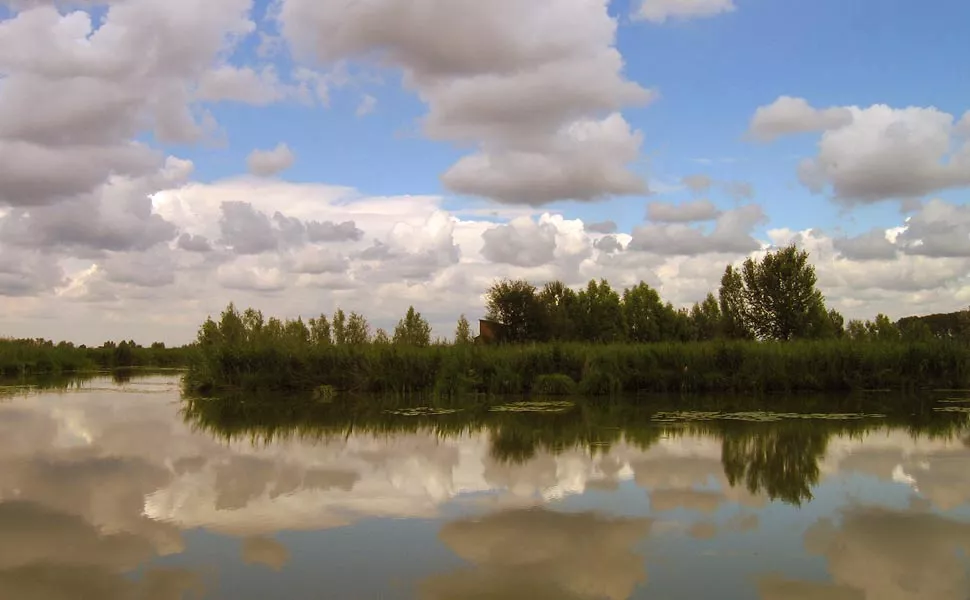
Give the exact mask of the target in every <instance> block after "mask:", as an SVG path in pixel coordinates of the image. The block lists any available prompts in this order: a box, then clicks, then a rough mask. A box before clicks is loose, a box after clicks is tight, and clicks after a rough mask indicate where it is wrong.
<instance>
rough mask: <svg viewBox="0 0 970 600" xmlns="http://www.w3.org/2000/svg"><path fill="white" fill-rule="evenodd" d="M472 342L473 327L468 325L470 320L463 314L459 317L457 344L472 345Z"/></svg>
mask: <svg viewBox="0 0 970 600" xmlns="http://www.w3.org/2000/svg"><path fill="white" fill-rule="evenodd" d="M472 341H473V340H472V328H471V325H469V324H468V319H466V318H465V315H464V314H462V315H461V316H460V317H458V325H457V326H456V327H455V343H456V344H470V343H472Z"/></svg>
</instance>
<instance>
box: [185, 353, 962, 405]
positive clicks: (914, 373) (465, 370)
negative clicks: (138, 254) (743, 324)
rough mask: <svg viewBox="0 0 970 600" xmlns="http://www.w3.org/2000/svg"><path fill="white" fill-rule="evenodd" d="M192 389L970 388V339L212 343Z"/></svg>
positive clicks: (195, 369)
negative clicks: (500, 343) (501, 343)
mask: <svg viewBox="0 0 970 600" xmlns="http://www.w3.org/2000/svg"><path fill="white" fill-rule="evenodd" d="M185 383H186V386H187V388H188V390H189V391H191V392H194V393H203V394H206V393H214V392H221V391H227V390H253V391H256V390H265V391H299V390H311V389H315V388H317V387H319V386H324V385H326V386H331V387H332V388H333V389H334V390H336V391H338V392H340V391H350V392H359V393H373V394H391V395H410V394H431V395H434V396H438V397H457V396H463V395H467V394H488V395H502V394H542V395H564V394H578V395H586V396H600V395H615V394H644V393H656V392H667V393H671V392H673V393H718V392H734V393H773V392H845V391H858V390H876V389H891V390H913V389H919V388H967V387H970V347H968V346H967V345H966V344H962V343H958V342H954V341H951V340H940V339H933V340H928V341H925V342H919V343H903V342H872V341H853V340H844V339H843V340H824V341H793V342H754V341H712V342H692V343H646V344H578V343H576V344H535V345H506V346H480V345H472V344H462V345H434V346H429V347H413V346H406V345H399V344H361V345H332V344H321V345H314V344H306V343H295V344H291V343H287V342H286V341H285V340H284V339H280V340H279V341H276V342H272V341H270V340H262V341H255V342H252V343H237V344H225V343H210V344H202V345H201V346H200V348H199V349H198V352H197V353H195V354H193V355H192V360H191V361H190V364H189V370H188V373H187V375H186V379H185Z"/></svg>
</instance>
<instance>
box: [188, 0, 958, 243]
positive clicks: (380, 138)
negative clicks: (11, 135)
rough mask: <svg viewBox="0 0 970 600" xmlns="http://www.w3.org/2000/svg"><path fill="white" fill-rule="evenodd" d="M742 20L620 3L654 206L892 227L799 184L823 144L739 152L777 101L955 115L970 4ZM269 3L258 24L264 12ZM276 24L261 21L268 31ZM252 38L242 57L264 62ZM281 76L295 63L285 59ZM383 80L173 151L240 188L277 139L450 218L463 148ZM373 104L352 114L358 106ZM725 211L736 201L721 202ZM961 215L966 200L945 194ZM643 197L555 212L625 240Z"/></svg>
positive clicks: (857, 7)
mask: <svg viewBox="0 0 970 600" xmlns="http://www.w3.org/2000/svg"><path fill="white" fill-rule="evenodd" d="M736 6H737V9H736V10H735V11H733V12H729V13H724V14H719V15H717V16H715V17H712V18H700V19H693V20H684V21H668V22H665V23H663V24H654V23H649V22H642V21H632V20H631V19H630V18H629V14H630V12H631V10H632V7H631V4H630V2H626V1H620V2H614V3H613V4H612V5H611V7H610V12H611V14H613V15H614V16H615V18H617V19H618V21H619V24H620V25H619V29H618V33H617V48H618V49H619V51H620V52H621V54H622V55H623V58H624V60H625V63H626V67H625V73H626V75H627V76H628V77H629V78H630V79H632V80H634V81H637V82H639V83H640V84H641V85H643V86H644V87H648V88H655V89H657V90H658V91H659V93H660V98H659V100H657V101H655V102H653V103H651V104H650V105H649V106H647V107H642V108H641V107H634V108H629V109H627V110H625V111H624V116H625V117H626V118H627V119H628V121H629V122H630V123H631V125H633V126H634V127H635V128H637V129H640V130H642V131H643V133H644V136H645V139H644V144H643V147H642V150H643V159H642V161H641V162H640V163H639V164H638V165H636V166H634V170H636V171H637V172H639V173H642V174H644V175H645V176H647V177H649V180H650V182H651V187H653V188H654V189H655V190H658V191H656V192H655V196H654V197H652V198H649V200H665V201H681V200H686V199H689V198H691V197H692V196H691V193H690V192H689V190H683V189H682V190H679V191H678V190H671V188H673V187H676V186H677V185H678V183H679V180H680V178H681V177H682V176H684V175H689V174H693V173H703V174H707V175H710V176H712V177H713V178H715V179H721V180H739V181H747V182H750V183H752V184H753V185H754V187H755V191H756V196H755V198H754V200H755V201H756V202H759V203H761V204H762V205H763V206H764V207H765V210H766V212H767V213H768V216H769V218H770V219H771V223H770V224H768V225H767V226H765V227H764V228H763V230H764V229H767V228H770V227H772V226H777V225H779V224H784V226H787V227H791V228H807V227H819V228H823V229H826V230H829V231H830V232H834V231H836V230H837V229H841V230H842V231H844V232H845V233H847V234H858V233H861V232H863V231H865V230H867V229H869V228H870V227H872V226H881V227H894V226H897V225H898V224H899V222H900V219H901V218H900V214H899V209H898V205H896V204H894V203H885V204H884V205H882V206H876V207H860V208H856V209H854V210H852V211H848V212H843V211H841V210H840V207H839V206H837V205H835V204H833V203H831V202H829V201H827V200H826V199H825V198H824V197H823V196H819V195H814V194H811V193H810V192H808V191H807V190H806V189H805V188H804V187H803V186H801V185H800V184H799V182H798V178H797V175H796V170H795V169H796V165H797V162H798V160H799V159H800V158H802V157H806V156H810V155H812V154H813V153H814V148H815V144H816V141H817V136H815V135H812V134H806V135H798V136H793V137H791V138H789V139H781V140H777V141H775V142H773V143H770V144H759V143H755V142H752V141H749V140H745V139H743V136H744V133H745V131H746V129H747V126H748V122H749V121H750V119H751V116H752V114H753V112H754V110H755V108H757V107H758V106H761V105H766V104H769V103H770V102H772V101H773V100H774V99H775V98H777V97H778V96H780V95H792V96H798V97H803V98H805V99H806V100H808V101H809V102H810V103H811V104H812V105H813V106H819V107H822V106H843V105H857V106H860V107H863V108H865V107H868V106H869V105H871V104H878V103H884V104H888V105H889V106H892V107H905V106H909V105H914V106H935V107H937V108H939V109H940V110H943V111H946V112H950V113H951V114H954V115H956V116H959V115H960V114H961V113H962V111H963V110H965V108H966V98H968V97H970V76H967V77H962V76H960V73H961V72H964V71H965V70H966V67H965V64H963V63H964V60H963V58H962V57H965V56H966V53H967V52H968V51H970V42H968V40H967V38H966V36H965V30H964V28H963V27H962V26H961V23H967V22H970V4H967V3H965V2H959V1H957V0H940V1H939V2H935V3H934V5H933V10H925V9H924V8H922V7H920V6H918V5H916V4H914V3H912V2H907V1H905V0H887V1H884V2H878V3H876V2H855V3H845V2H841V1H839V0H820V1H817V2H800V3H792V2H783V3H782V2H774V1H769V0H737V2H736ZM264 10H265V2H263V1H260V2H257V4H256V10H255V12H254V14H256V15H260V14H263V11H264ZM271 27H272V25H268V24H267V23H262V24H261V28H262V29H264V30H266V29H267V28H271ZM256 43H257V40H256V38H251V39H250V40H248V41H247V43H245V44H244V45H243V46H242V47H241V48H240V50H239V51H238V52H237V54H236V56H235V57H234V61H236V62H238V63H239V64H245V63H246V62H248V60H250V59H252V58H254V57H255V47H256ZM276 63H277V64H278V65H279V66H280V68H281V70H286V69H287V68H289V67H290V66H291V65H290V64H289V60H288V59H285V58H281V59H279V60H277V61H276ZM381 74H382V76H383V77H384V80H383V81H382V82H374V83H370V82H355V83H353V84H351V85H349V86H348V87H346V88H343V89H338V90H335V91H333V92H332V95H331V107H330V109H329V110H319V109H317V108H315V107H309V106H300V105H298V104H296V103H283V104H279V105H274V106H268V107H264V106H248V105H243V104H235V103H229V104H223V105H217V106H215V107H214V108H213V114H214V115H215V116H216V118H217V120H218V121H219V123H220V124H221V125H222V126H223V128H224V129H225V130H226V131H227V132H229V134H228V135H229V141H230V145H229V147H228V148H218V149H211V150H200V149H198V148H191V147H190V148H183V147H178V148H177V150H178V151H179V152H180V154H182V155H185V156H186V157H188V158H191V159H192V160H193V161H194V162H195V163H196V169H197V170H196V173H197V174H198V177H199V178H200V179H201V180H208V181H211V180H215V179H219V178H221V177H226V176H231V175H234V174H236V173H237V172H238V171H239V170H240V167H241V166H242V165H244V163H245V156H246V154H247V153H248V152H249V151H250V149H251V148H253V147H269V146H272V145H274V144H276V142H277V141H278V140H280V139H282V140H286V143H287V144H288V145H289V146H290V147H291V148H292V149H293V150H294V151H295V153H296V154H297V155H298V156H299V159H298V160H297V161H296V163H295V164H294V166H293V167H292V168H291V169H290V170H289V171H287V173H286V178H287V179H288V180H292V181H304V182H314V181H326V182H328V183H332V184H339V185H348V186H353V187H356V188H357V189H359V190H360V191H361V192H362V193H364V194H367V195H384V194H387V195H393V194H402V193H403V194H444V195H447V196H449V202H448V206H449V207H455V208H459V207H461V206H464V205H466V203H468V202H473V203H475V204H476V205H478V204H481V202H480V201H479V200H477V199H469V198H465V197H461V196H458V195H454V194H450V193H449V192H448V190H446V189H444V187H443V186H442V184H441V182H440V180H439V175H440V174H441V173H442V172H444V171H445V170H446V169H447V168H448V167H449V166H450V165H451V164H453V163H454V162H455V161H457V160H458V159H459V158H460V157H461V156H462V155H463V154H464V153H465V150H466V148H461V147H458V146H455V145H453V144H450V143H448V142H441V141H432V140H427V139H424V138H422V137H421V136H420V134H419V133H418V129H419V127H420V125H419V120H420V118H421V117H422V116H424V115H425V114H426V113H427V108H426V107H425V105H424V104H423V103H422V102H421V101H420V100H419V99H418V98H417V97H416V96H415V95H414V94H413V93H412V92H409V91H407V90H405V89H402V87H401V80H400V74H399V73H398V72H396V71H394V70H391V69H387V70H384V71H382V72H381ZM362 93H367V94H371V95H373V96H374V97H375V98H376V99H377V101H378V105H377V108H376V110H375V111H374V112H373V113H371V114H369V115H366V116H365V117H357V116H355V114H354V113H355V110H356V108H357V106H358V104H359V102H360V95H361V94H362ZM710 196H711V199H712V200H714V201H715V202H716V203H718V204H720V205H723V206H725V207H730V206H732V205H733V201H732V200H731V199H729V198H727V197H726V196H725V195H724V194H723V193H718V192H717V191H714V192H712V193H711V194H710ZM936 196H938V197H941V198H944V199H946V200H949V201H952V202H963V201H964V200H965V199H966V192H964V191H956V192H954V191H950V192H943V193H940V194H936ZM647 200H648V198H646V197H643V196H625V197H621V198H615V199H611V200H605V201H600V202H596V203H582V202H570V201H564V202H556V203H554V204H551V205H548V207H549V208H551V209H552V210H555V211H561V212H563V213H564V214H566V215H568V216H575V217H581V218H583V219H584V220H594V221H595V220H601V219H612V220H615V221H616V222H617V223H618V225H619V226H620V230H621V231H629V230H630V229H631V228H632V227H633V226H635V225H637V224H639V223H640V222H641V221H642V220H643V218H644V212H645V209H644V207H645V204H646V202H647Z"/></svg>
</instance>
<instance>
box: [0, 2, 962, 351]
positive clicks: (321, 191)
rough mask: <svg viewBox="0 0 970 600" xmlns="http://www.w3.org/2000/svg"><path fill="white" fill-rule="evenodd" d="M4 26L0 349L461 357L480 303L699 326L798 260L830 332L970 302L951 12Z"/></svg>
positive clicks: (264, 16) (171, 15)
mask: <svg viewBox="0 0 970 600" xmlns="http://www.w3.org/2000/svg"><path fill="white" fill-rule="evenodd" d="M3 4H4V6H5V7H6V8H0V165H3V167H0V315H2V316H0V333H6V334H10V335H27V336H30V337H33V336H36V335H46V336H48V337H54V338H58V339H61V338H68V339H74V340H78V341H83V342H85V343H91V342H95V343H100V342H102V341H103V338H104V337H105V336H109V337H113V338H115V339H121V338H122V337H123V338H125V339H130V338H133V337H134V339H139V340H144V341H148V342H150V341H153V340H155V339H162V340H164V341H166V342H170V343H181V342H184V341H185V340H187V339H191V337H192V336H194V334H195V330H196V328H197V326H198V323H199V322H201V321H202V320H203V319H204V318H205V316H206V315H207V314H213V313H217V312H218V311H220V310H221V309H222V308H223V307H224V306H225V305H226V304H227V303H228V302H229V301H233V302H235V303H236V304H237V305H240V306H253V307H256V308H262V309H263V310H264V311H265V312H267V313H271V314H276V315H279V316H284V317H295V316H297V315H302V316H307V317H308V316H315V315H318V314H320V312H327V313H329V312H331V311H333V310H334V309H335V308H336V307H338V306H339V307H342V308H344V309H346V310H355V309H356V310H358V311H360V312H362V313H364V314H365V315H367V316H368V318H369V319H371V322H372V323H373V325H374V327H375V328H376V327H384V328H388V327H393V325H394V323H396V321H397V319H398V318H400V316H401V315H402V314H403V313H404V312H405V311H406V310H407V308H408V306H409V305H414V306H415V307H416V308H418V309H419V310H420V311H422V313H423V314H425V315H426V316H428V318H429V320H430V321H431V323H432V326H433V328H434V331H435V334H436V335H442V336H449V335H451V334H452V332H453V329H454V323H455V320H456V319H457V317H458V316H459V314H462V313H465V314H467V315H477V314H479V313H481V312H482V294H483V292H484V291H485V290H486V289H487V287H488V286H489V285H491V283H492V282H494V281H495V280H496V279H497V278H501V277H521V278H525V279H528V280H530V281H532V282H534V283H536V284H539V285H541V284H542V283H544V282H545V281H549V280H552V279H559V280H562V281H564V282H566V283H567V284H568V285H571V286H574V287H579V286H582V285H585V283H586V282H587V281H589V279H591V278H597V279H599V278H606V279H608V280H609V281H610V282H611V283H613V284H614V285H615V287H617V288H620V289H622V288H623V287H626V286H630V285H635V284H636V283H637V282H639V281H645V282H647V283H649V284H650V285H652V286H654V287H656V288H657V289H658V291H659V292H660V294H661V296H662V297H663V298H664V299H665V300H669V301H670V302H672V303H673V304H674V305H675V306H678V307H688V306H690V305H691V304H693V303H694V302H696V301H698V300H701V299H703V298H704V297H705V296H706V294H707V293H708V292H710V291H716V290H717V287H718V282H719V279H720V276H721V274H722V273H723V270H724V266H725V264H727V263H732V262H733V263H736V262H739V261H742V260H744V259H745V258H746V257H748V256H751V255H752V254H757V253H758V252H760V251H762V249H763V248H764V247H765V246H766V245H780V244H787V243H789V242H795V243H798V244H799V245H801V246H802V247H803V248H805V249H807V250H809V251H810V253H811V255H812V260H813V263H814V264H815V265H816V268H817V272H818V277H819V286H820V288H821V290H822V291H823V293H824V294H825V296H826V299H827V302H828V303H829V304H830V305H831V306H832V307H834V308H837V309H838V310H840V311H842V312H843V314H845V315H846V317H847V318H871V317H873V316H875V315H876V314H877V313H880V312H883V313H886V314H889V315H890V316H891V317H893V318H898V317H902V316H907V315H911V314H927V313H930V312H946V311H951V310H956V309H959V308H963V307H965V306H967V305H968V304H970V207H968V206H967V202H966V199H967V190H968V189H970V133H968V132H970V102H968V98H970V76H967V73H966V68H965V66H964V63H965V57H966V56H967V55H968V52H970V41H967V38H966V36H965V28H966V27H965V24H966V23H968V22H970V5H968V4H967V3H965V2H958V1H956V0H940V1H937V2H934V3H933V4H932V6H931V7H929V8H928V7H927V6H926V5H919V4H917V3H912V2H906V1H903V0H887V1H882V2H876V1H869V2H852V3H847V2H838V1H836V0H821V1H816V2H779V1H778V0H772V1H769V0H616V1H614V2H609V1H608V0H546V1H545V2H543V3H536V2H535V1H534V0H491V1H490V2H487V3H483V2H480V1H477V0H448V1H447V2H445V1H444V0H352V1H351V0H273V3H272V4H271V5H270V4H267V0H256V1H255V2H254V1H253V0H207V1H206V3H204V4H200V3H199V2H198V1H197V0H111V1H110V2H109V1H108V0H103V1H102V0H95V1H94V2H79V1H77V0H71V1H66V0H65V1H64V2H6V3H3ZM11 6H13V7H15V8H11ZM92 7H93V8H92ZM89 20H90V24H89ZM378 56H379V57H381V58H382V59H383V60H382V61H377V60H374V59H375V57H378ZM617 57H620V59H621V61H622V68H621V67H620V59H617ZM647 90H652V91H654V92H655V93H656V94H657V96H656V97H654V98H653V99H652V100H651V101H649V102H644V100H645V99H646V98H647V97H648V96H649V95H650V94H649V93H648V91H647ZM321 91H322V92H325V93H321ZM321 98H325V99H326V102H322V101H321ZM368 98H370V99H371V100H368ZM368 101H369V102H371V104H372V106H371V109H372V110H369V111H364V113H363V114H358V113H359V112H360V110H359V109H360V107H361V106H362V103H363V104H366V102H368ZM132 141H137V142H140V143H141V144H132V143H131V142H132ZM688 176H693V179H692V180H691V181H692V183H694V184H695V185H694V187H695V189H694V190H691V189H689V188H688V187H687V186H686V185H685V184H684V181H683V178H685V177H688ZM697 176H702V177H706V178H708V179H710V180H711V182H712V183H711V186H710V188H709V189H707V190H705V189H701V188H702V187H703V186H700V187H698V186H697V185H696V184H697V183H698V181H699V180H698V179H697ZM644 181H645V182H646V183H647V184H648V185H649V188H650V189H651V190H652V191H653V194H652V195H649V196H648V195H646V194H645V193H644V192H643V191H642V190H641V188H642V185H641V182H644ZM745 186H747V187H748V188H750V189H751V190H753V193H751V194H750V195H748V194H737V193H734V194H732V193H731V190H732V189H734V190H738V189H743V188H744V187H745ZM810 187H811V188H814V189H816V190H817V193H813V192H811V191H810ZM348 190H349V192H348ZM836 195H838V196H839V199H838V201H835V196H836ZM593 197H599V198H605V199H601V200H599V201H595V202H594V201H589V200H586V201H579V200H576V198H593ZM570 198H572V199H570ZM702 199H709V200H710V201H712V202H713V203H714V204H715V205H716V207H715V208H714V209H713V210H712V209H711V207H710V206H709V205H706V204H703V203H701V202H700V200H702ZM900 199H905V205H906V210H907V212H905V213H903V212H901V207H902V205H903V202H902V201H901V200H900ZM657 203H661V204H666V206H660V209H659V210H657V209H656V208H657ZM689 203H690V204H689ZM648 204H650V205H653V206H654V209H655V210H654V212H653V213H652V219H647V207H648ZM277 213H279V216H277ZM762 215H764V216H765V218H764V219H762V218H761V217H762ZM906 219H909V220H908V221H906ZM607 220H611V221H614V222H615V223H616V225H617V233H616V234H615V237H614V238H612V239H607V238H606V237H604V236H610V235H614V234H611V233H608V232H606V231H604V230H603V229H604V228H603V227H596V228H589V227H588V226H589V225H590V224H592V223H598V222H602V221H607ZM311 229H312V231H313V232H314V233H312V234H311V233H310V231H311ZM594 229H596V230H598V231H594ZM807 230H813V232H812V233H811V234H805V235H796V234H795V233H794V232H803V231H807ZM897 233H898V235H897ZM146 314H151V315H152V317H151V318H150V319H147V320H146V318H145V316H144V315H146Z"/></svg>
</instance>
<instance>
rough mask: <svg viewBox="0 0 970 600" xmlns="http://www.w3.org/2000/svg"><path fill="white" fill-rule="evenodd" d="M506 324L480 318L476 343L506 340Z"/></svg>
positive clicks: (496, 342) (494, 342) (492, 342)
mask: <svg viewBox="0 0 970 600" xmlns="http://www.w3.org/2000/svg"><path fill="white" fill-rule="evenodd" d="M505 332H506V329H505V325H504V324H502V323H499V322H498V321H492V320H491V319H479V320H478V335H477V336H476V337H475V343H476V344H499V343H501V342H504V341H505Z"/></svg>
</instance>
